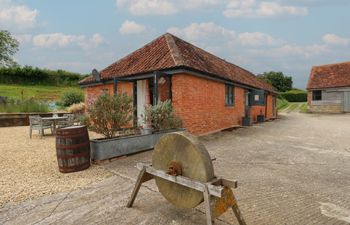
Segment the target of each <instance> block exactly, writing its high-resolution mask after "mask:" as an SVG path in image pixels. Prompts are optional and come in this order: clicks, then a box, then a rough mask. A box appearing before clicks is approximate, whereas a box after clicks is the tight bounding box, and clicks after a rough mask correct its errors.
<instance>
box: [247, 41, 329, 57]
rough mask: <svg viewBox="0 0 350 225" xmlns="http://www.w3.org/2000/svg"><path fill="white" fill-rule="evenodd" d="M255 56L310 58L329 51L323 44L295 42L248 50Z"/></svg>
mask: <svg viewBox="0 0 350 225" xmlns="http://www.w3.org/2000/svg"><path fill="white" fill-rule="evenodd" d="M249 52H250V53H253V54H254V55H255V56H260V57H271V58H278V59H281V58H287V57H303V58H310V57H312V56H317V55H321V54H324V53H326V52H329V49H328V48H327V46H325V45H306V46H302V45H296V44H285V45H283V46H281V47H277V48H271V49H262V50H260V49H252V50H249Z"/></svg>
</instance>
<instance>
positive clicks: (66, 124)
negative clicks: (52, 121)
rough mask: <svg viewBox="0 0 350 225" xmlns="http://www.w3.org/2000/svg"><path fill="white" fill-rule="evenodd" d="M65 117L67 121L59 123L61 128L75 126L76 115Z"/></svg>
mask: <svg viewBox="0 0 350 225" xmlns="http://www.w3.org/2000/svg"><path fill="white" fill-rule="evenodd" d="M63 116H64V117H67V119H66V120H62V121H58V122H57V126H58V127H59V128H62V127H70V126H73V125H74V119H75V118H74V114H63Z"/></svg>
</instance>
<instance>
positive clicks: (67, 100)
mask: <svg viewBox="0 0 350 225" xmlns="http://www.w3.org/2000/svg"><path fill="white" fill-rule="evenodd" d="M83 101H84V94H83V92H82V91H77V90H69V91H66V92H64V93H63V94H62V96H61V105H63V106H65V107H67V106H71V105H73V104H76V103H80V102H83Z"/></svg>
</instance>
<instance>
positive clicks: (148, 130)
mask: <svg viewBox="0 0 350 225" xmlns="http://www.w3.org/2000/svg"><path fill="white" fill-rule="evenodd" d="M152 114H153V110H152V106H151V105H146V106H145V111H144V114H141V119H142V122H143V124H142V125H141V127H140V130H141V134H142V135H147V134H152V133H153V127H152Z"/></svg>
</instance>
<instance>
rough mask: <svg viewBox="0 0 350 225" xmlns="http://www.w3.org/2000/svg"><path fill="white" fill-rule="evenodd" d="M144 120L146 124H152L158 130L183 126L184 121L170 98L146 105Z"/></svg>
mask: <svg viewBox="0 0 350 225" xmlns="http://www.w3.org/2000/svg"><path fill="white" fill-rule="evenodd" d="M143 120H144V123H145V124H151V125H152V127H153V128H154V130H156V131H159V130H167V129H174V128H179V127H182V121H181V119H180V117H178V116H176V115H175V112H174V109H173V107H172V105H171V101H170V100H166V101H165V102H158V104H157V105H153V106H152V105H148V106H146V107H145V114H144V115H143Z"/></svg>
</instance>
